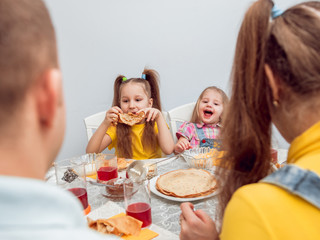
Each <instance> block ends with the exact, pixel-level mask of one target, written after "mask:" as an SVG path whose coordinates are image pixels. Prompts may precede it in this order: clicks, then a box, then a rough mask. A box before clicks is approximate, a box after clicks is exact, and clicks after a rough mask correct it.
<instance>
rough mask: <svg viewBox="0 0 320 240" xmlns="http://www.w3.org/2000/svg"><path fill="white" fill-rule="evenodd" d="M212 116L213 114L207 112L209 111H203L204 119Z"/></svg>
mask: <svg viewBox="0 0 320 240" xmlns="http://www.w3.org/2000/svg"><path fill="white" fill-rule="evenodd" d="M212 114H213V112H212V111H209V110H205V111H203V115H204V117H206V118H209V117H211V116H212Z"/></svg>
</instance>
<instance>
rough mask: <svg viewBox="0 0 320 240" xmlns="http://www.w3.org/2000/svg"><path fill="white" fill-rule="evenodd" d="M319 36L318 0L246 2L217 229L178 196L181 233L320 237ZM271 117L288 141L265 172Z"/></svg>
mask: <svg viewBox="0 0 320 240" xmlns="http://www.w3.org/2000/svg"><path fill="white" fill-rule="evenodd" d="M319 39H320V2H319V1H314V2H305V3H301V4H298V5H296V6H293V7H291V8H289V9H287V10H286V11H281V10H280V9H277V8H276V6H274V3H273V2H272V1H270V0H259V1H256V2H255V3H253V4H252V6H251V7H250V8H249V10H248V11H247V13H246V15H245V17H244V20H243V22H242V26H241V29H240V32H239V35H238V40H237V46H236V52H235V59H234V64H233V69H232V95H231V99H230V103H229V108H228V109H227V114H226V117H225V118H226V120H227V121H225V124H224V129H223V135H222V137H223V139H224V142H223V146H224V148H225V150H226V155H225V159H224V161H222V163H225V166H224V167H225V168H221V169H220V171H219V172H220V179H221V180H222V182H223V187H222V191H221V194H220V205H219V207H218V209H219V210H220V219H222V218H223V220H222V229H221V233H220V236H218V233H217V231H216V229H215V223H214V222H213V221H212V220H211V219H210V218H209V217H208V215H207V214H205V213H204V212H202V211H200V210H197V211H195V212H193V211H192V205H191V204H190V203H185V204H182V205H181V209H182V214H181V234H180V237H181V239H183V240H185V239H198V240H200V239H218V238H219V237H220V238H221V239H237V240H239V239H246V240H248V239H259V240H261V239H291V240H294V239H320V227H319V222H320V210H319V209H320V201H319V199H320V188H319V186H320V177H319V175H320V111H319V109H320V44H319ZM271 123H274V125H275V126H276V127H277V128H278V130H279V132H280V133H281V135H282V136H283V137H284V138H285V139H286V140H287V141H288V142H289V143H290V144H291V146H290V149H289V154H288V159H287V163H288V165H287V166H285V167H283V168H282V169H280V170H278V171H276V172H275V173H273V174H272V175H269V176H267V175H268V174H269V172H270V159H271V155H270V149H271ZM266 176H267V177H266Z"/></svg>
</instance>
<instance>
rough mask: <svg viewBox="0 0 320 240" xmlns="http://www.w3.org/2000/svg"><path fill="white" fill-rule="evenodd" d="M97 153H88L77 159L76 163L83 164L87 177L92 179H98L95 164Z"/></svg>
mask: <svg viewBox="0 0 320 240" xmlns="http://www.w3.org/2000/svg"><path fill="white" fill-rule="evenodd" d="M95 155H96V154H95V153H87V154H84V155H81V156H79V157H78V158H75V160H76V161H79V162H82V163H83V164H84V167H85V170H86V176H87V177H89V178H92V179H96V178H97V170H96V164H95Z"/></svg>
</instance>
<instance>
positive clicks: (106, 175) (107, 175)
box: [97, 167, 118, 181]
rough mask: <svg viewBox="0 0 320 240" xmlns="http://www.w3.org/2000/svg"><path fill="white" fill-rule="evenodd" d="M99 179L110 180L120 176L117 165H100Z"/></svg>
mask: <svg viewBox="0 0 320 240" xmlns="http://www.w3.org/2000/svg"><path fill="white" fill-rule="evenodd" d="M97 174H98V179H99V180H101V181H108V180H110V179H113V178H117V177H118V168H116V167H100V168H99V170H98V171H97Z"/></svg>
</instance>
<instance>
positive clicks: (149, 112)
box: [137, 108, 161, 122]
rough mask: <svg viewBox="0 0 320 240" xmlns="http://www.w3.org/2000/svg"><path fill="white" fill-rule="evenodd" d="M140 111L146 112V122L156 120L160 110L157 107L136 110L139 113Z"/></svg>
mask: <svg viewBox="0 0 320 240" xmlns="http://www.w3.org/2000/svg"><path fill="white" fill-rule="evenodd" d="M140 112H144V113H145V114H146V122H149V121H150V120H151V121H154V120H157V119H158V117H159V116H160V115H161V112H160V110H159V109H156V108H145V109H141V110H139V111H138V112H137V114H139V113H140Z"/></svg>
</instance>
